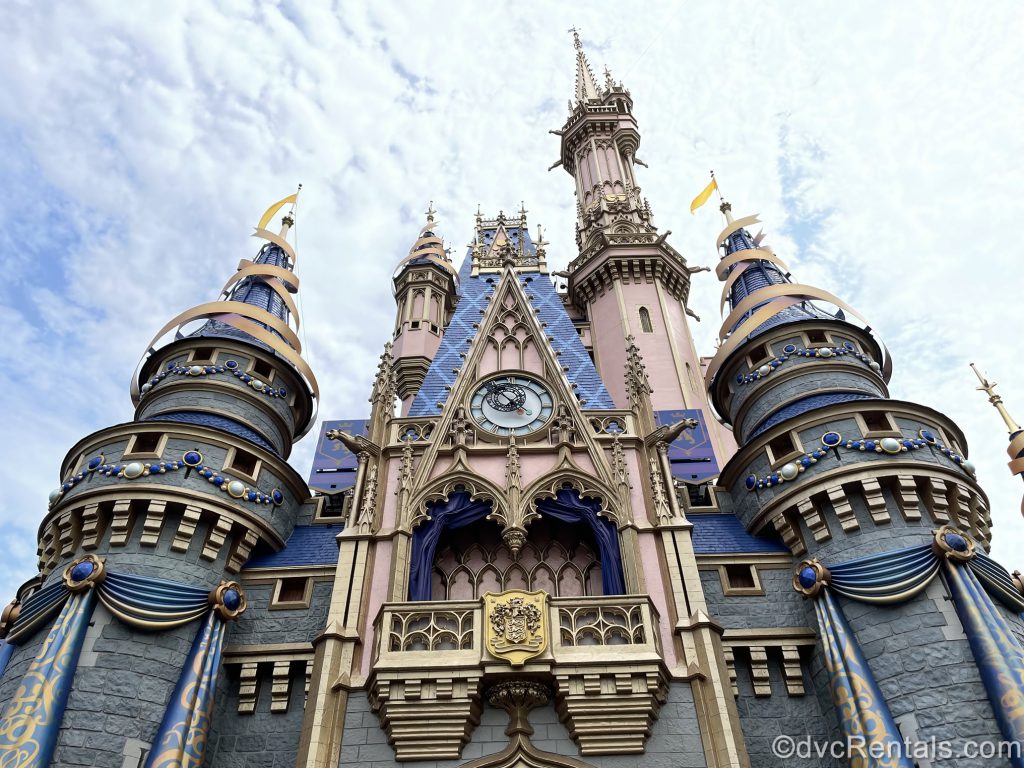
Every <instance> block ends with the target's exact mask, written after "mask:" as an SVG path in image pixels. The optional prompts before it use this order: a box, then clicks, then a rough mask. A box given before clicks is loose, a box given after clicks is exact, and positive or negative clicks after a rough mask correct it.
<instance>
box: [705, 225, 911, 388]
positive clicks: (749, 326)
mask: <svg viewBox="0 0 1024 768" xmlns="http://www.w3.org/2000/svg"><path fill="white" fill-rule="evenodd" d="M759 222H760V219H758V218H757V214H754V215H753V216H744V217H743V218H740V219H736V220H735V221H732V222H730V223H729V225H728V226H727V227H726V228H725V229H723V230H722V231H721V232H720V233H719V235H718V239H717V240H716V241H715V245H716V247H719V246H720V245H721V244H722V242H723V241H724V240H725V239H726V238H727V237H729V235H732V234H734V233H735V232H738V231H739V230H741V229H743V228H744V227H748V226H751V225H753V224H757V223H759ZM758 261H767V262H769V263H771V264H774V265H775V266H776V267H778V268H779V269H780V270H781V271H782V272H783V274H786V273H788V272H789V267H787V266H786V264H785V262H783V261H782V260H781V259H779V257H778V256H776V255H775V254H774V253H773V252H772V251H771V250H769V249H767V248H761V247H758V248H750V249H746V250H740V251H735V252H733V253H730V254H728V255H727V256H725V257H724V258H723V259H722V260H721V261H720V262H719V264H718V266H717V267H716V269H715V273H716V274H717V275H718V279H719V280H724V281H725V286H724V287H723V290H722V299H721V303H720V309H722V310H724V308H725V305H726V302H728V301H729V298H730V291H731V289H732V287H733V284H734V283H735V282H736V280H737V279H739V277H740V275H742V274H743V272H744V271H745V270H746V269H748V268H749V267H750V266H752V265H753V263H754V262H758ZM730 269H731V270H732V272H729V270H730ZM815 299H817V300H820V301H825V302H828V303H829V304H832V305H833V306H836V307H839V308H840V309H842V310H843V311H845V312H847V313H848V314H850V315H852V316H853V317H855V318H856V319H857V320H860V321H861V322H862V323H864V325H865V329H866V330H867V331H868V332H869V333H872V335H874V332H873V331H872V329H871V325H870V323H868V321H867V319H866V318H864V317H863V316H862V315H861V314H860V313H859V312H858V311H857V310H855V309H854V308H853V307H851V306H850V305H849V304H847V303H846V302H844V301H843V300H842V299H839V298H838V297H836V296H833V295H832V294H831V293H829V292H828V291H823V290H822V289H820V288H815V287H814V286H811V285H800V284H798V283H781V284H778V285H772V286H768V287H766V288H760V289H758V290H757V291H755V292H754V293H752V294H750V295H749V296H747V297H746V298H744V299H743V300H742V301H741V302H740V303H739V304H737V305H736V306H735V307H733V310H732V312H730V313H729V316H728V317H727V318H726V319H725V321H724V322H723V323H722V327H721V328H720V329H719V332H718V337H719V340H720V341H721V344H720V346H719V347H718V351H717V352H716V353H715V356H714V357H713V358H712V360H711V362H710V364H709V365H708V368H707V372H706V373H705V374H704V382H705V384H706V385H707V386H710V385H711V382H712V380H713V379H714V378H715V374H716V373H717V372H718V370H719V368H721V367H722V365H723V364H724V363H725V360H726V358H728V357H729V355H730V354H731V353H732V352H733V351H734V350H735V349H736V348H737V347H739V346H740V345H741V344H742V343H743V342H744V341H745V340H746V338H747V337H748V336H749V335H750V334H751V333H753V332H754V331H755V330H757V329H758V328H759V327H760V326H761V325H762V324H764V323H765V322H767V321H768V320H771V319H772V318H773V317H775V316H776V315H777V314H779V313H780V312H782V311H783V310H785V309H787V308H789V307H791V306H793V305H794V304H799V303H800V302H803V301H809V300H815ZM748 312H750V313H751V315H750V316H749V317H747V318H746V319H743V320H741V318H743V316H744V315H745V314H747V313H748ZM734 326H735V327H734ZM876 341H878V344H879V347H881V350H882V360H881V361H879V362H880V365H881V369H882V378H883V379H885V381H889V379H890V378H891V377H892V358H891V356H890V354H889V350H888V348H887V347H886V346H885V344H883V343H882V342H881V340H878V339H877V337H876Z"/></svg>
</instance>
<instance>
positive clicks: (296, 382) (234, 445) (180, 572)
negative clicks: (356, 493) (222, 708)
mask: <svg viewBox="0 0 1024 768" xmlns="http://www.w3.org/2000/svg"><path fill="white" fill-rule="evenodd" d="M294 199H295V196H294V195H293V196H291V197H289V198H286V199H285V200H284V201H281V202H280V203H278V204H277V205H275V206H273V207H272V208H271V209H270V210H269V211H268V212H267V214H266V215H265V216H264V218H263V220H262V221H261V222H260V224H259V226H258V227H257V230H256V233H255V234H256V236H257V237H259V238H261V239H263V240H265V241H267V242H266V244H265V245H264V246H263V247H262V248H261V249H260V251H259V253H258V255H257V256H256V258H255V259H254V260H252V261H249V260H243V261H242V262H241V263H240V264H239V267H238V271H237V272H236V274H235V275H234V276H232V277H231V279H229V280H228V282H227V283H226V284H225V286H224V288H223V291H222V293H221V297H220V299H219V300H217V301H214V302H210V303H206V304H201V305H199V306H197V307H194V308H193V309H191V310H188V311H186V312H183V313H182V314H180V315H178V316H177V317H175V318H174V319H173V320H172V321H171V322H170V323H168V324H167V325H166V326H164V328H163V329H162V330H161V331H160V332H159V333H158V334H157V336H156V337H155V338H154V341H153V342H152V343H151V345H150V348H149V349H148V350H147V352H146V355H145V357H144V359H143V362H142V363H141V364H140V367H139V371H138V374H137V377H136V378H135V379H134V380H133V385H132V394H133V399H134V401H135V404H136V414H135V419H134V420H133V421H132V422H129V423H127V424H118V425H115V426H112V427H108V428H106V429H101V430H99V431H98V432H95V433H93V434H91V435H89V436H88V437H85V438H83V439H82V440H80V441H79V442H78V443H77V444H76V445H75V446H73V447H72V448H71V450H70V451H69V452H68V454H67V457H66V458H65V460H64V462H63V465H62V467H61V475H60V477H61V485H60V487H59V488H57V489H56V490H54V491H53V492H52V493H51V494H50V500H49V501H50V504H49V511H48V512H47V514H46V516H45V517H44V519H43V521H42V523H41V525H40V528H39V575H38V576H37V577H36V579H34V580H33V582H30V584H31V589H30V590H29V592H28V593H26V594H22V593H19V600H18V601H16V604H15V605H14V606H13V607H12V609H11V610H10V611H8V612H7V613H6V614H5V620H4V621H3V626H2V628H0V630H2V631H3V633H4V634H6V636H7V641H8V645H7V647H13V653H12V654H11V658H10V663H9V665H8V668H7V672H6V674H4V678H3V683H2V684H0V700H3V701H5V702H10V704H9V705H8V706H7V709H6V710H5V711H4V714H3V721H2V722H3V725H2V726H0V727H2V729H3V733H4V734H5V735H2V736H0V751H2V750H4V749H21V748H23V747H24V748H28V747H26V745H25V739H26V738H29V737H27V736H25V734H26V733H30V735H31V740H32V741H33V743H35V742H38V743H37V744H36V746H33V747H32V749H36V748H37V747H38V749H39V750H40V751H39V754H40V755H43V756H44V757H42V758H40V760H42V761H41V762H30V763H19V764H20V765H22V764H23V765H47V764H48V762H47V760H48V758H46V757H45V756H46V755H50V754H52V755H53V760H54V764H55V765H56V764H60V765H68V764H73V763H75V762H77V759H78V757H76V756H75V755H76V754H77V755H79V756H80V754H81V753H80V752H77V753H76V752H75V750H77V749H80V748H82V746H83V742H82V740H81V734H82V732H83V730H90V731H91V730H93V726H92V725H90V724H89V723H90V721H91V722H95V723H96V727H98V728H100V730H102V731H103V733H99V734H97V737H96V738H95V739H93V740H92V741H91V742H88V743H86V744H85V746H86V747H87V748H88V749H89V751H90V754H91V755H93V756H95V755H99V754H100V753H103V754H104V757H103V760H104V761H105V762H104V764H111V765H113V764H117V765H120V764H122V761H123V760H124V759H125V757H126V756H129V757H130V756H132V755H138V754H141V753H142V752H144V751H146V750H149V751H150V758H149V761H148V762H147V763H146V765H169V764H174V765H178V764H193V765H199V764H201V763H202V760H203V753H204V751H205V748H206V743H207V739H208V736H209V727H210V718H209V716H208V715H209V711H210V710H209V708H210V707H212V698H213V691H214V689H215V687H216V685H217V679H218V678H217V674H218V669H219V665H220V653H221V647H222V645H223V643H224V637H225V635H226V633H227V629H226V626H225V623H224V622H226V621H229V620H231V619H233V618H235V617H237V616H238V615H239V614H240V613H242V612H243V611H244V610H245V608H246V598H245V595H244V591H243V589H242V587H241V586H240V584H239V583H238V582H237V581H236V579H238V578H239V576H238V574H239V571H240V570H241V568H242V566H243V565H244V564H245V563H246V561H247V560H248V559H249V558H250V555H252V554H254V553H270V552H274V551H278V550H280V549H282V547H284V545H285V542H286V540H287V539H288V537H289V535H290V534H291V532H292V529H293V528H294V526H295V522H296V518H297V516H298V515H299V510H300V508H301V507H302V506H303V505H304V504H306V503H307V501H308V500H309V496H310V493H309V489H308V487H307V486H306V484H305V482H304V481H303V479H302V478H301V477H300V476H299V475H297V474H296V473H295V471H294V470H293V469H292V468H291V467H290V466H289V465H288V464H287V463H286V462H285V460H284V459H285V457H286V456H287V455H288V453H289V451H290V450H291V446H292V442H293V440H295V439H296V438H298V437H299V436H301V435H302V434H304V433H305V432H306V430H308V429H309V427H310V425H311V423H312V420H313V413H314V403H315V399H316V395H317V389H316V380H315V378H314V377H313V374H312V371H311V370H310V369H309V367H308V366H307V365H306V363H305V361H304V360H303V359H302V357H301V344H300V342H299V338H298V333H297V329H298V314H297V312H296V306H295V302H294V299H293V295H294V293H295V292H296V291H297V289H298V285H299V280H298V278H297V277H296V276H295V274H294V272H293V271H292V269H293V266H294V264H295V251H294V250H293V248H292V246H291V244H290V243H288V241H287V240H286V239H285V238H286V235H287V232H288V229H289V228H290V227H291V226H292V224H293V223H294V210H293V211H292V212H291V213H289V214H288V215H286V216H285V217H284V219H283V220H282V224H283V225H282V228H281V230H280V233H279V234H274V233H272V232H270V231H268V230H267V229H266V226H267V223H268V222H269V220H270V219H271V218H272V217H273V215H274V214H275V213H276V212H277V211H278V210H279V209H280V208H281V207H283V205H285V204H286V203H287V202H289V201H291V202H292V203H293V204H294ZM197 321H198V322H199V323H200V324H199V327H198V328H196V327H195V325H196V323H197ZM172 329H177V332H176V333H175V336H174V338H173V339H172V340H171V341H169V342H168V343H166V344H164V345H162V346H161V345H160V344H159V343H158V342H159V340H160V339H162V338H163V337H164V336H165V335H166V334H167V333H168V332H169V331H171V330H172ZM307 511H308V510H307ZM62 605H63V610H61V613H60V615H59V616H58V617H57V618H56V620H55V621H52V620H53V617H54V616H55V613H56V611H58V610H60V609H61V606H62ZM211 606H212V607H211ZM58 649H59V653H57V651H58ZM54 654H56V655H54ZM19 681H20V682H19ZM39 685H41V686H43V687H44V688H47V689H49V688H52V689H53V696H52V699H53V702H52V706H47V707H45V708H44V707H37V708H33V707H32V706H31V704H32V701H33V697H34V696H35V695H36V693H34V691H35V690H36V689H35V688H34V687H33V686H39ZM16 686H20V687H18V689H17V692H15V687H16ZM90 692H92V693H90ZM12 694H13V695H12ZM26 707H27V709H26ZM44 710H45V711H44ZM204 712H205V713H206V714H203V713H204ZM98 716H100V717H101V718H102V719H100V720H96V718H97V717H98ZM25 723H31V725H32V728H31V729H27V728H26V727H25ZM33 734H34V735H33ZM39 745H42V746H39ZM107 753H109V754H107ZM175 760H176V761H177V762H173V761H175ZM167 761H172V762H167ZM140 764H141V763H140Z"/></svg>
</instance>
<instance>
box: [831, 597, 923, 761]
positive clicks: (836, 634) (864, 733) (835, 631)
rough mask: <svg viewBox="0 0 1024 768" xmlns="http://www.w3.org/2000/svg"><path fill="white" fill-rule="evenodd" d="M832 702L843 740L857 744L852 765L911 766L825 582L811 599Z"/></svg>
mask: <svg viewBox="0 0 1024 768" xmlns="http://www.w3.org/2000/svg"><path fill="white" fill-rule="evenodd" d="M814 612H815V614H816V615H817V617H818V628H819V629H820V630H821V632H820V634H821V647H822V651H823V657H824V661H825V669H826V670H828V679H829V686H830V687H831V689H832V703H833V705H834V706H835V709H836V718H837V719H838V720H839V727H840V728H841V729H842V731H843V735H844V736H845V737H846V739H847V743H849V744H854V745H859V746H861V747H862V748H861V749H860V750H859V752H858V754H857V757H860V758H861V759H860V761H859V762H858V761H857V760H856V759H854V761H853V762H852V765H860V766H863V768H875V767H876V766H877V767H878V768H882V766H886V767H887V768H897V767H898V768H913V763H912V762H911V761H910V760H909V759H908V758H907V757H906V755H905V754H904V752H905V750H904V749H903V737H902V736H901V735H900V731H899V729H898V728H897V727H896V722H895V721H894V720H893V718H892V713H891V712H890V711H889V705H888V704H886V702H885V698H884V697H883V696H882V692H881V690H880V689H879V688H878V683H876V682H875V677H874V675H873V674H872V673H871V668H870V667H869V666H868V663H867V661H866V660H865V658H864V654H863V653H862V652H861V650H860V646H859V645H858V644H857V638H856V637H855V636H854V634H853V632H852V631H851V630H850V626H849V625H848V624H847V623H846V617H845V616H844V615H843V610H842V608H841V607H840V606H839V604H838V603H837V602H836V600H835V598H834V597H832V595H831V593H830V592H829V590H828V588H825V589H822V590H821V592H820V593H819V594H818V598H817V599H816V600H815V601H814Z"/></svg>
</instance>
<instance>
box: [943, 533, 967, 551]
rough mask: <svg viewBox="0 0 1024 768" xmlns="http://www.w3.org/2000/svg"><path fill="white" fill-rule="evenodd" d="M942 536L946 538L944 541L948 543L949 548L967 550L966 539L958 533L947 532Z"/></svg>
mask: <svg viewBox="0 0 1024 768" xmlns="http://www.w3.org/2000/svg"><path fill="white" fill-rule="evenodd" d="M943 538H944V539H945V540H946V543H947V544H949V548H950V549H952V550H953V551H954V552H966V551H967V539H965V538H964V537H963V536H961V535H960V534H959V533H947V534H946V535H945V536H944V537H943Z"/></svg>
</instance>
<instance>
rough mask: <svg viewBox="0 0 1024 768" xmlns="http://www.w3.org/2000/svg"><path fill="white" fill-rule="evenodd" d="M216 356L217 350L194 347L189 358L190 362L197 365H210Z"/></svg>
mask: <svg viewBox="0 0 1024 768" xmlns="http://www.w3.org/2000/svg"><path fill="white" fill-rule="evenodd" d="M216 355H217V350H215V349H214V348H213V347H196V348H195V349H193V350H192V356H191V357H190V358H189V361H190V362H193V363H198V362H205V363H212V362H213V359H214V357H216Z"/></svg>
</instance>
